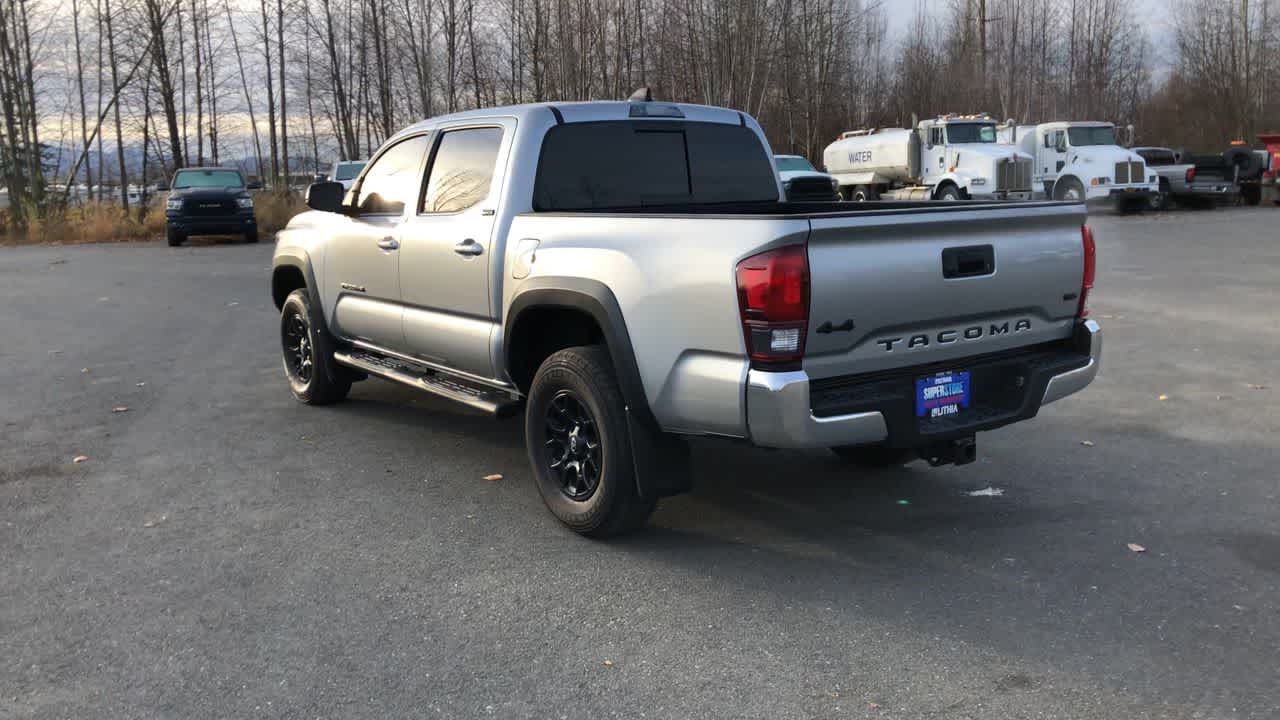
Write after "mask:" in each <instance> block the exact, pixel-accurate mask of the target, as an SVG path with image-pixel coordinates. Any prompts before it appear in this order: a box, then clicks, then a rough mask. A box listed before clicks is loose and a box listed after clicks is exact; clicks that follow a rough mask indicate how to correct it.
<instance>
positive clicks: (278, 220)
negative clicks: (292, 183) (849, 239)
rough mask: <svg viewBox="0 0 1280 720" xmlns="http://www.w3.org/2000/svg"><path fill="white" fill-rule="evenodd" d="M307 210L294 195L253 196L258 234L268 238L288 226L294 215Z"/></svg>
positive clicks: (273, 193)
mask: <svg viewBox="0 0 1280 720" xmlns="http://www.w3.org/2000/svg"><path fill="white" fill-rule="evenodd" d="M306 209H307V206H306V204H305V203H303V202H302V197H301V196H300V195H298V194H296V193H277V192H260V193H257V194H256V195H254V196H253V214H254V216H255V217H256V218H257V219H258V232H259V233H260V234H261V235H263V236H269V235H271V234H273V233H275V232H276V231H278V230H280V229H281V228H283V227H284V226H285V225H288V224H289V220H291V219H293V216H294V215H297V214H298V213H300V212H302V211H304V210H306Z"/></svg>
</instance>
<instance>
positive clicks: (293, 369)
mask: <svg viewBox="0 0 1280 720" xmlns="http://www.w3.org/2000/svg"><path fill="white" fill-rule="evenodd" d="M280 342H281V344H282V345H283V349H284V366H285V369H286V370H287V371H288V372H289V377H290V379H291V380H294V381H296V382H298V383H299V384H302V385H308V384H310V383H311V378H312V377H313V376H314V374H315V370H316V362H315V347H314V346H313V345H312V344H311V332H310V328H309V327H308V326H307V319H306V318H305V317H303V316H302V312H301V311H299V310H294V311H293V312H291V313H289V315H288V316H286V317H285V319H284V322H282V323H281V325H280Z"/></svg>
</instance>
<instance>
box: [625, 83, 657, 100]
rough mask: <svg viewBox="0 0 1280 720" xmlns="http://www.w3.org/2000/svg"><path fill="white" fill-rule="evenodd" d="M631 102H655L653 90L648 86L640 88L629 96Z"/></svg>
mask: <svg viewBox="0 0 1280 720" xmlns="http://www.w3.org/2000/svg"><path fill="white" fill-rule="evenodd" d="M627 100H628V101H629V102H653V91H652V90H650V89H649V88H648V86H645V87H642V88H639V89H638V90H636V91H635V92H633V93H631V97H629V98H627Z"/></svg>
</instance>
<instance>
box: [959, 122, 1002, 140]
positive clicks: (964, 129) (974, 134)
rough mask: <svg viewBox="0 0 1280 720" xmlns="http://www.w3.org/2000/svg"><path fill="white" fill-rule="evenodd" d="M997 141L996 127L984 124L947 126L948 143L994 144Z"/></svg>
mask: <svg viewBox="0 0 1280 720" xmlns="http://www.w3.org/2000/svg"><path fill="white" fill-rule="evenodd" d="M995 141H996V126H995V125H984V124H982V123H952V124H949V125H947V142H948V143H949V144H951V145H955V144H958V143H993V142H995Z"/></svg>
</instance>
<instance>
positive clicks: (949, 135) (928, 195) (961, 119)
mask: <svg viewBox="0 0 1280 720" xmlns="http://www.w3.org/2000/svg"><path fill="white" fill-rule="evenodd" d="M996 140H997V138H996V123H995V122H994V121H993V120H992V119H991V118H990V117H988V116H986V115H963V116H960V115H943V116H939V117H937V118H935V119H933V120H922V121H920V122H919V123H917V124H916V127H915V129H911V130H908V129H906V128H873V129H869V130H851V131H849V132H846V133H843V134H841V135H840V138H839V139H838V140H836V141H835V142H833V143H831V144H830V145H828V146H827V148H826V150H824V151H823V154H822V160H823V164H824V165H826V170H827V172H828V173H831V175H832V176H834V177H835V178H836V181H837V182H838V183H839V185H840V195H841V196H842V197H843V198H844V199H845V200H878V199H880V198H885V199H893V200H963V199H968V198H973V199H981V200H1030V199H1031V195H1032V187H1031V170H1032V167H1031V163H1032V157H1031V156H1030V155H1026V154H1024V153H1022V152H1019V151H1017V150H1016V149H1014V148H1010V147H1008V146H1006V145H1000V144H998V143H997V142H996Z"/></svg>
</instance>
